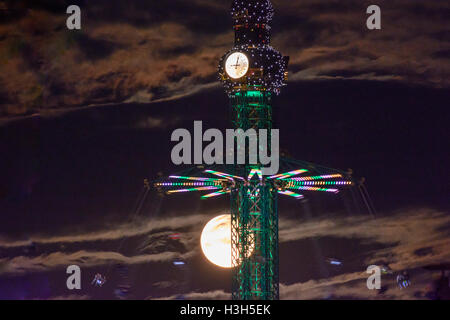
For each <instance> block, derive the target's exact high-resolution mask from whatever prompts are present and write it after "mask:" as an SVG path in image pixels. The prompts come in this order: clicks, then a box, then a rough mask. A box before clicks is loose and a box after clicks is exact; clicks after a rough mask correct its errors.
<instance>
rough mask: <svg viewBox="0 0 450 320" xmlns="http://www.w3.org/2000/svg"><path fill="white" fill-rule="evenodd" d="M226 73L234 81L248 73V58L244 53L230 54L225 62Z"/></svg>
mask: <svg viewBox="0 0 450 320" xmlns="http://www.w3.org/2000/svg"><path fill="white" fill-rule="evenodd" d="M225 71H226V72H227V74H228V75H229V76H230V78H233V79H239V78H241V77H243V76H244V75H245V74H246V73H247V71H248V58H247V56H246V55H245V54H243V53H242V52H234V53H232V54H230V55H229V56H228V58H227V61H226V62H225Z"/></svg>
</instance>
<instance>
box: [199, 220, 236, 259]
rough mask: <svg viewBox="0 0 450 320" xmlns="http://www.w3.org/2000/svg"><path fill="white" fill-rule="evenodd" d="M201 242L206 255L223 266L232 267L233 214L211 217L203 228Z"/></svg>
mask: <svg viewBox="0 0 450 320" xmlns="http://www.w3.org/2000/svg"><path fill="white" fill-rule="evenodd" d="M200 244H201V246H202V251H203V254H204V255H205V257H206V258H207V259H208V260H209V261H211V262H212V263H214V264H215V265H217V266H219V267H222V268H231V216H230V215H229V214H223V215H220V216H217V217H215V218H213V219H211V220H210V221H209V222H208V223H207V224H206V225H205V227H204V228H203V231H202V236H201V238H200Z"/></svg>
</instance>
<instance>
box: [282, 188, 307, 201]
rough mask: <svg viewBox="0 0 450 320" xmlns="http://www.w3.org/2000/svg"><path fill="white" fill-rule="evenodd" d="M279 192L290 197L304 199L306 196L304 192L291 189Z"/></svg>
mask: <svg viewBox="0 0 450 320" xmlns="http://www.w3.org/2000/svg"><path fill="white" fill-rule="evenodd" d="M278 193H280V194H284V195H285V196H290V197H294V198H296V199H303V198H304V196H303V195H302V194H298V193H295V192H292V191H289V190H284V191H283V190H278Z"/></svg>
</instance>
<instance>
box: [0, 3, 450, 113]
mask: <svg viewBox="0 0 450 320" xmlns="http://www.w3.org/2000/svg"><path fill="white" fill-rule="evenodd" d="M58 3H59V2H58ZM369 4H370V3H368V2H365V1H363V2H361V1H347V2H345V3H342V2H337V1H329V2H328V3H324V2H323V1H319V2H318V1H315V0H306V1H301V2H286V1H274V6H275V8H276V16H275V21H274V30H273V45H274V46H275V47H276V48H278V49H279V50H280V51H281V52H283V53H284V54H285V55H289V56H290V57H291V60H290V68H289V71H290V81H317V80H323V79H335V80H345V79H357V80H374V81H401V82H405V83H409V84H414V85H425V86H433V87H448V85H449V82H448V79H449V78H450V77H449V74H450V65H449V63H448V52H449V50H450V43H449V39H448V37H446V36H445V34H448V31H449V30H448V28H447V27H446V25H447V24H446V22H447V20H448V11H449V10H450V7H449V6H450V5H449V4H448V3H443V2H430V1H422V2H420V3H418V2H416V3H414V4H412V3H411V2H410V1H407V0H397V1H383V0H382V1H380V2H379V3H377V4H378V5H379V6H380V7H381V9H382V29H381V30H376V31H370V30H367V28H366V27H365V21H366V18H367V15H366V13H365V10H366V8H367V6H368V5H369ZM123 6H125V3H119V2H114V3H111V2H107V1H98V2H95V3H93V4H85V6H84V7H83V6H82V10H83V14H84V20H83V27H82V31H80V32H73V31H70V32H69V31H68V30H66V29H65V28H64V25H65V14H57V12H58V10H59V9H61V10H62V9H63V7H64V6H63V5H62V4H61V3H59V4H58V5H56V4H55V7H54V8H48V7H46V6H45V5H37V6H35V7H33V9H29V10H26V11H23V12H22V14H21V15H19V17H18V18H16V19H12V20H11V22H10V23H5V24H2V25H0V39H2V40H0V65H1V68H2V72H1V73H0V83H1V84H2V86H1V90H0V98H1V99H2V102H3V105H2V107H1V109H0V117H2V118H9V117H13V116H24V115H31V114H33V113H44V114H45V112H46V111H47V110H55V109H62V110H64V109H67V110H69V109H71V108H79V107H84V106H87V105H108V104H109V103H120V102H133V103H149V102H155V101H166V100H173V99H179V98H182V97H185V96H188V95H191V94H194V93H197V92H200V91H203V90H207V89H208V88H211V87H215V86H217V85H218V82H217V81H216V69H217V62H218V60H219V58H220V56H221V55H222V54H223V53H224V52H226V51H227V50H228V49H229V48H230V47H231V46H232V43H233V34H232V29H231V21H230V19H229V15H228V8H229V4H228V3H224V2H223V1H191V2H189V6H186V3H184V2H182V1H176V0H171V1H169V2H167V3H164V4H156V3H145V2H142V1H129V2H126V10H125V8H124V7H123ZM50 9H51V10H50ZM199 14H200V15H202V19H201V20H199V19H198V18H197V17H198V15H199ZM446 14H447V15H446ZM91 16H96V19H95V20H93V19H90V17H91Z"/></svg>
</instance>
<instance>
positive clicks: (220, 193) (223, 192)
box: [201, 190, 230, 199]
mask: <svg viewBox="0 0 450 320" xmlns="http://www.w3.org/2000/svg"><path fill="white" fill-rule="evenodd" d="M225 193H230V191H229V190H227V191H223V190H220V191H217V192H213V193H208V194H205V195H204V196H202V197H201V198H202V199H207V198H212V197H217V196H221V195H222V194H225Z"/></svg>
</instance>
